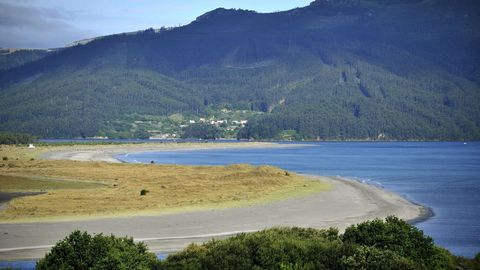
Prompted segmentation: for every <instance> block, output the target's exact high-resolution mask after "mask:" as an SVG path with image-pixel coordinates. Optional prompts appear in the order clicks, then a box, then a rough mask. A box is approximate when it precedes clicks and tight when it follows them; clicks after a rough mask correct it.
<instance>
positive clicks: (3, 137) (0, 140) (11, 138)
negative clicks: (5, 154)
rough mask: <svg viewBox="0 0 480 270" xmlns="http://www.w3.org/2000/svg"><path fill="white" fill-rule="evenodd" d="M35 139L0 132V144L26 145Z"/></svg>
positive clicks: (23, 134)
mask: <svg viewBox="0 0 480 270" xmlns="http://www.w3.org/2000/svg"><path fill="white" fill-rule="evenodd" d="M36 139H37V137H35V136H32V135H30V134H25V133H12V132H0V144H28V143H32V142H34V141H35V140H36Z"/></svg>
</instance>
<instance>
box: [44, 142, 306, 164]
mask: <svg viewBox="0 0 480 270" xmlns="http://www.w3.org/2000/svg"><path fill="white" fill-rule="evenodd" d="M311 146H312V145H309V144H287V143H285V144H284V143H275V142H234V143H230V142H222V143H215V142H202V143H175V142H171V143H170V142H169V143H145V144H123V145H85V146H78V145H76V146H70V147H66V148H67V149H62V148H64V147H59V149H52V150H47V151H44V152H42V153H41V154H40V157H41V158H42V159H48V160H75V161H103V162H110V163H124V161H122V160H120V159H118V158H117V156H119V155H125V154H135V153H145V152H162V151H197V150H210V149H249V148H291V147H311Z"/></svg>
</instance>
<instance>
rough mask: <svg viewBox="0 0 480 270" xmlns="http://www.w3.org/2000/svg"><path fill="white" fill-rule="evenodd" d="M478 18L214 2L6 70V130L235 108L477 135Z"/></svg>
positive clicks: (102, 125)
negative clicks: (185, 20)
mask: <svg viewBox="0 0 480 270" xmlns="http://www.w3.org/2000/svg"><path fill="white" fill-rule="evenodd" d="M478 25H480V4H478V3H477V1H474V0H460V1H446V0H424V1H420V0H410V1H366V0H364V1H361V0H331V1H326V0H317V1H315V2H312V3H311V4H310V5H309V6H307V7H304V8H298V9H293V10H289V11H284V12H276V13H256V12H254V11H246V10H227V9H222V8H219V9H216V10H213V11H211V12H208V13H206V14H204V15H202V16H200V17H198V18H197V19H196V20H195V21H193V22H192V23H190V24H188V25H186V26H183V27H177V28H173V29H159V30H153V29H148V30H146V31H142V32H137V33H129V34H119V35H112V36H106V37H101V38H97V39H95V40H93V41H91V42H89V43H87V44H84V45H77V46H73V47H68V48H64V49H61V50H58V51H56V52H52V53H49V54H48V55H46V56H44V57H42V58H39V59H37V60H36V61H33V62H29V63H25V64H23V65H17V66H12V67H11V68H9V69H7V70H2V71H0V108H1V110H0V130H5V131H16V132H30V133H33V134H35V135H40V136H44V137H81V136H83V137H87V136H95V135H98V134H103V133H102V132H104V131H109V130H110V131H112V130H113V131H118V130H117V129H119V126H118V125H113V124H112V123H115V122H119V121H120V122H122V123H126V124H125V125H123V126H122V129H129V128H130V129H131V131H132V132H134V131H135V128H136V124H135V121H136V120H138V119H135V117H132V114H136V115H138V116H139V117H140V118H142V117H143V118H145V117H147V118H149V119H151V118H152V117H160V116H161V117H168V116H170V115H173V114H175V115H177V114H181V115H187V116H189V117H193V116H195V117H207V118H208V117H209V116H210V115H209V112H212V111H220V110H221V109H224V108H228V109H229V110H242V111H245V110H249V111H252V114H251V115H256V116H255V117H253V118H251V119H248V120H249V122H248V124H247V125H246V126H245V127H244V128H243V129H242V130H241V131H240V132H239V133H238V137H239V138H245V139H247V138H255V139H269V138H283V139H401V140H406V139H414V140H436V139H438V140H454V139H467V140H473V139H480V28H479V27H478ZM137 122H138V121H137ZM157 126H161V123H159V124H158V125H157Z"/></svg>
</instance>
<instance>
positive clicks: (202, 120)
mask: <svg viewBox="0 0 480 270" xmlns="http://www.w3.org/2000/svg"><path fill="white" fill-rule="evenodd" d="M199 122H200V123H209V124H211V125H216V126H219V125H221V124H228V120H214V119H205V118H200V119H199ZM188 123H189V124H195V123H196V121H195V120H188ZM247 123H248V120H238V121H237V120H233V121H231V124H233V125H236V126H242V127H243V126H245V125H246V124H247Z"/></svg>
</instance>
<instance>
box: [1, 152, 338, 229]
mask: <svg viewBox="0 0 480 270" xmlns="http://www.w3.org/2000/svg"><path fill="white" fill-rule="evenodd" d="M0 149H1V151H0V156H2V154H4V156H8V157H7V160H3V159H2V160H1V161H0V175H1V176H3V177H0V191H47V193H46V194H42V195H37V196H31V197H22V198H17V199H14V200H13V201H11V202H10V203H9V205H8V207H7V209H6V210H5V211H2V212H0V222H12V221H13V222H17V221H38V220H68V219H85V218H93V217H109V216H112V217H113V216H129V215H155V214H161V213H171V212H179V211H191V210H196V209H207V208H223V207H236V206H242V205H248V204H255V203H263V202H269V201H274V200H279V199H283V198H288V197H294V196H302V195H305V194H310V193H313V192H319V191H322V190H327V189H329V185H328V184H326V183H323V182H320V181H317V180H309V179H306V178H304V177H303V176H299V175H296V174H293V173H290V172H286V171H284V170H282V169H280V168H276V167H271V166H260V167H255V166H251V165H232V166H178V165H156V164H125V163H117V164H113V163H105V162H79V161H63V160H61V161H52V160H39V159H37V157H38V156H39V153H40V152H41V151H40V150H32V151H30V150H31V149H26V148H19V147H3V146H2V147H0ZM142 190H144V193H146V194H145V195H141V193H142Z"/></svg>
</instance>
